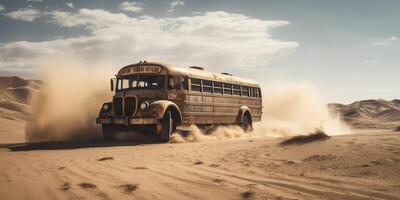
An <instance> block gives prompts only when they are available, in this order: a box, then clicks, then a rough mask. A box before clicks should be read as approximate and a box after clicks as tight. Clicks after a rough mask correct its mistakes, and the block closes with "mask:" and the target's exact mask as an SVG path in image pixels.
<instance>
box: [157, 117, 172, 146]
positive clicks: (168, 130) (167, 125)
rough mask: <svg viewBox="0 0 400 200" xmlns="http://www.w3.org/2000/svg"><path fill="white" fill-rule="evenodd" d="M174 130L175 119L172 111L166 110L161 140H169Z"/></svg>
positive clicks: (162, 121) (162, 120)
mask: <svg viewBox="0 0 400 200" xmlns="http://www.w3.org/2000/svg"><path fill="white" fill-rule="evenodd" d="M173 132H174V121H173V118H172V114H171V111H169V110H168V111H166V112H165V113H164V116H163V118H162V119H161V132H160V140H161V142H169V139H170V137H171V134H172V133H173Z"/></svg>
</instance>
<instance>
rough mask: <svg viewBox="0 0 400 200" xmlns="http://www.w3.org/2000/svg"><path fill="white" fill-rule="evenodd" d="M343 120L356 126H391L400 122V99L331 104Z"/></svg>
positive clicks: (390, 127)
mask: <svg viewBox="0 0 400 200" xmlns="http://www.w3.org/2000/svg"><path fill="white" fill-rule="evenodd" d="M329 107H330V108H331V109H332V110H334V111H336V112H338V113H339V114H340V115H341V116H342V118H343V120H344V121H345V122H346V123H348V124H350V125H351V126H352V127H355V128H389V129H392V128H394V127H396V126H398V125H399V124H400V100H399V99H395V100H392V101H387V100H383V99H378V100H372V99H371V100H364V101H356V102H354V103H352V104H349V105H344V104H329Z"/></svg>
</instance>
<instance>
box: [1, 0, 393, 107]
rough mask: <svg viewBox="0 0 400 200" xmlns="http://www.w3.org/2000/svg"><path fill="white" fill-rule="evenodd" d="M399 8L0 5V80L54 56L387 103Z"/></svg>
mask: <svg viewBox="0 0 400 200" xmlns="http://www.w3.org/2000/svg"><path fill="white" fill-rule="evenodd" d="M399 10H400V1H397V0H383V1H372V0H337V1H328V0H319V1H316V0H257V1H256V0H247V1H245V0H243V1H232V0H220V1H207V0H204V1H200V0H179V1H174V0H171V1H154V0H148V1H147V0H142V1H117V0H116V1H109V0H97V1H89V0H81V1H75V0H69V1H64V0H57V1H56V0H52V1H51V0H8V1H6V0H0V75H3V76H5V75H18V76H22V77H24V78H38V76H39V75H38V72H37V71H38V68H39V67H40V66H41V65H43V63H45V62H46V61H48V60H51V59H57V58H73V59H77V60H79V61H81V62H83V63H85V64H87V66H88V67H98V68H99V69H98V70H102V68H101V67H100V66H104V65H109V66H112V67H113V68H114V69H115V71H117V70H118V69H119V68H120V67H122V66H125V65H128V64H131V63H136V62H138V61H140V60H147V61H160V62H166V63H171V64H176V65H178V66H182V67H187V66H192V65H197V66H203V67H204V68H205V69H206V70H209V71H214V72H229V73H232V74H234V75H238V76H241V77H245V78H251V79H255V80H257V81H259V82H260V83H261V84H262V85H271V84H282V83H288V82H308V83H310V84H312V85H314V86H315V87H317V88H318V90H319V91H320V92H321V93H322V95H323V97H324V98H325V99H326V101H329V102H341V103H350V102H352V101H356V100H361V99H378V98H383V99H388V100H391V99H395V98H400V78H399V74H400V12H398V11H399ZM54 67H57V66H56V65H55V66H54ZM111 76H112V75H111V74H110V77H111ZM264 97H267V95H264Z"/></svg>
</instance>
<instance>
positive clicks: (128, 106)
mask: <svg viewBox="0 0 400 200" xmlns="http://www.w3.org/2000/svg"><path fill="white" fill-rule="evenodd" d="M124 110H125V115H126V116H132V115H133V114H134V113H135V111H136V98H135V97H126V98H125V101H124Z"/></svg>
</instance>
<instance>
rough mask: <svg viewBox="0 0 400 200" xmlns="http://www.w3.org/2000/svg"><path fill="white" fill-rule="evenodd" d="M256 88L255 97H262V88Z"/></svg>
mask: <svg viewBox="0 0 400 200" xmlns="http://www.w3.org/2000/svg"><path fill="white" fill-rule="evenodd" d="M254 90H255V93H256V94H255V97H257V98H260V97H261V94H260V88H254Z"/></svg>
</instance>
